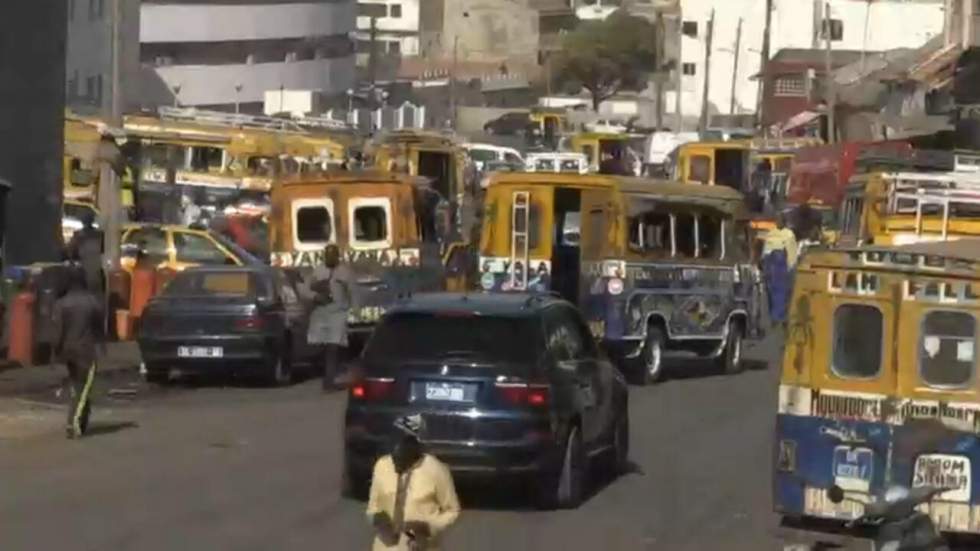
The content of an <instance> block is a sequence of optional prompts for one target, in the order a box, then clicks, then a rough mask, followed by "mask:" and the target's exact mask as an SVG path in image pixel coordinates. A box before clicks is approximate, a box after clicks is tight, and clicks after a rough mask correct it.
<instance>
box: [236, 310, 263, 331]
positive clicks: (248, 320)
mask: <svg viewBox="0 0 980 551" xmlns="http://www.w3.org/2000/svg"><path fill="white" fill-rule="evenodd" d="M263 325H265V322H264V321H263V320H262V318H261V317H260V316H257V315H255V314H252V315H249V316H248V317H244V318H238V319H236V320H235V330H236V331H246V332H247V331H259V330H261V329H262V326H263Z"/></svg>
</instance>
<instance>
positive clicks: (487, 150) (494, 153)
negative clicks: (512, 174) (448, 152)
mask: <svg viewBox="0 0 980 551" xmlns="http://www.w3.org/2000/svg"><path fill="white" fill-rule="evenodd" d="M463 148H464V149H466V153H467V155H469V157H470V159H471V160H472V161H473V164H474V165H476V169H477V170H479V171H483V170H484V169H485V168H486V165H487V163H492V162H496V161H500V162H506V163H508V164H512V165H521V166H523V165H524V158H523V157H521V154H520V152H518V151H517V150H516V149H514V148H513V147H501V146H499V145H492V144H488V143H467V144H463Z"/></svg>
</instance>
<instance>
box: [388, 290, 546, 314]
mask: <svg viewBox="0 0 980 551" xmlns="http://www.w3.org/2000/svg"><path fill="white" fill-rule="evenodd" d="M559 303H560V304H565V301H564V300H562V299H561V298H558V297H556V296H553V295H549V294H542V293H423V294H420V295H414V296H412V297H411V298H409V299H407V300H406V301H404V302H401V303H399V304H398V305H396V306H395V307H394V308H392V309H391V310H390V312H391V313H400V312H417V313H427V312H444V311H453V312H460V313H467V314H472V315H475V316H480V315H489V316H512V317H527V316H532V315H534V314H535V313H537V312H538V311H539V310H541V309H542V308H544V307H546V306H550V305H553V304H559Z"/></svg>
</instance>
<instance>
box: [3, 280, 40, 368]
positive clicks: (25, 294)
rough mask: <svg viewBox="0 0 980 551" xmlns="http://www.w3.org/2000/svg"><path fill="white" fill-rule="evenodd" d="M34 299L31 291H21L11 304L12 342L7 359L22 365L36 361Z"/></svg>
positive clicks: (10, 329)
mask: <svg viewBox="0 0 980 551" xmlns="http://www.w3.org/2000/svg"><path fill="white" fill-rule="evenodd" d="M34 301H35V296H34V293H33V292H31V291H21V292H19V293H17V294H16V295H15V296H14V300H13V301H12V303H11V305H10V308H11V310H10V327H9V328H8V329H9V331H10V333H9V334H10V343H9V346H8V348H7V359H8V360H10V361H13V362H18V363H20V364H21V365H31V364H32V363H33V362H34Z"/></svg>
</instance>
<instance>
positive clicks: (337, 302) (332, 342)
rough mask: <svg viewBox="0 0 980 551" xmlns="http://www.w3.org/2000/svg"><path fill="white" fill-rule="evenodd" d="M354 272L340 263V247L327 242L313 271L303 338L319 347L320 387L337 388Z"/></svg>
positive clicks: (354, 299)
mask: <svg viewBox="0 0 980 551" xmlns="http://www.w3.org/2000/svg"><path fill="white" fill-rule="evenodd" d="M356 286H357V284H356V282H355V281H354V274H353V272H352V271H351V269H350V268H349V267H348V266H347V265H346V264H341V262H340V249H338V248H337V246H336V245H327V246H326V248H324V250H323V265H322V266H317V267H316V268H315V269H314V270H313V275H312V276H311V278H310V284H309V289H310V293H309V294H311V295H312V300H313V304H314V307H313V312H312V313H311V314H310V328H309V331H308V332H307V336H306V338H307V341H308V342H309V343H310V344H313V345H317V346H320V347H322V349H323V353H324V358H323V390H324V392H330V391H332V390H336V389H337V385H336V378H337V367H338V365H339V364H340V349H341V348H346V347H347V316H348V315H349V314H350V311H351V309H353V308H355V307H356V303H357V290H356Z"/></svg>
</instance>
